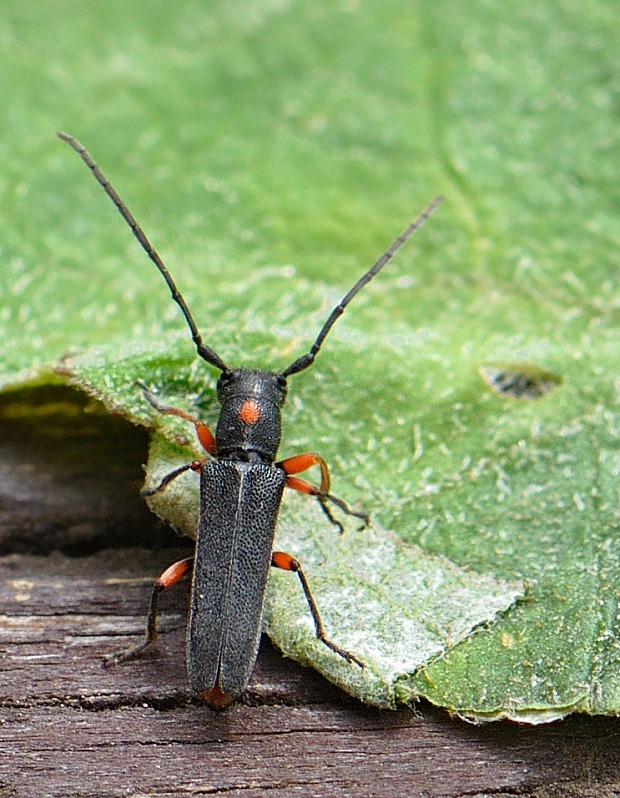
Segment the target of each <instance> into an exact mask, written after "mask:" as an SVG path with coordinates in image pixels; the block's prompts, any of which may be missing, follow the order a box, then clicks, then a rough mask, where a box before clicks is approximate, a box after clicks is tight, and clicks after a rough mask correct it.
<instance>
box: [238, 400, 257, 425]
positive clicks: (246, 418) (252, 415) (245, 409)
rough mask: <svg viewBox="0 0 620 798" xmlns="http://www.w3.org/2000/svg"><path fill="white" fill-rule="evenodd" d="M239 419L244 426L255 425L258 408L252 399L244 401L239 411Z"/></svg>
mask: <svg viewBox="0 0 620 798" xmlns="http://www.w3.org/2000/svg"><path fill="white" fill-rule="evenodd" d="M239 418H240V419H241V421H243V423H244V424H256V422H257V421H258V420H259V418H260V407H259V406H258V403H257V402H255V401H254V399H246V401H245V402H244V403H243V404H242V405H241V408H240V410H239Z"/></svg>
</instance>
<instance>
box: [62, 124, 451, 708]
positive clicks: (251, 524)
mask: <svg viewBox="0 0 620 798" xmlns="http://www.w3.org/2000/svg"><path fill="white" fill-rule="evenodd" d="M58 135H59V137H60V138H61V139H62V140H63V141H66V142H67V144H69V145H70V146H71V147H73V149H74V150H75V151H76V152H77V153H78V155H79V156H80V157H81V158H82V160H83V161H84V163H85V164H86V166H88V168H89V169H90V171H91V172H92V173H93V175H94V177H95V179H96V180H97V181H98V182H99V184H100V185H101V187H102V188H103V190H104V191H105V193H106V194H107V195H108V197H109V198H110V199H111V200H112V202H113V203H114V205H115V206H116V208H117V209H118V211H119V212H120V214H121V216H122V217H123V219H124V220H125V221H126V222H127V224H128V225H129V227H130V228H131V230H132V232H133V234H134V236H135V237H136V238H137V239H138V241H139V243H140V245H141V246H142V248H143V249H144V251H145V252H146V254H147V255H148V256H149V258H150V259H151V260H152V261H153V263H154V264H155V266H156V267H157V268H158V269H159V272H160V273H161V275H162V277H163V278H164V280H165V281H166V283H167V285H168V288H169V289H170V292H171V294H172V298H173V299H174V301H175V302H176V303H177V304H178V305H179V307H180V308H181V312H182V313H183V316H184V317H185V321H186V322H187V326H188V327H189V330H190V333H191V336H192V340H193V342H194V344H195V346H196V350H197V352H198V355H199V356H200V357H201V358H202V359H203V360H205V361H206V362H207V363H209V364H210V365H212V366H214V367H215V368H216V369H219V370H220V371H221V374H220V377H219V380H218V383H217V398H218V400H219V402H220V405H221V410H220V415H219V418H218V421H217V427H216V431H215V435H213V433H212V432H211V430H210V429H209V427H208V426H207V425H206V424H205V423H204V422H202V421H200V420H199V419H197V418H194V417H193V416H192V415H190V414H189V413H186V412H185V411H184V410H179V409H178V408H174V407H168V406H166V405H163V404H160V402H159V401H158V399H157V398H156V397H155V396H154V395H153V394H152V393H151V392H150V391H149V390H148V389H147V388H146V386H144V385H142V384H140V387H141V388H142V390H143V391H144V395H145V397H146V399H147V400H148V402H150V404H151V405H152V406H153V407H154V408H155V410H157V411H158V412H159V413H162V414H164V415H173V416H180V417H181V418H183V419H185V420H186V421H189V422H190V424H193V425H194V428H195V430H196V434H197V436H198V440H199V442H200V444H201V445H202V447H203V448H204V450H205V452H206V454H207V456H206V457H205V458H204V459H202V460H194V461H193V462H191V463H187V464H186V465H183V466H181V467H180V468H177V469H175V470H174V471H172V472H171V473H169V474H167V475H166V476H165V477H164V478H163V479H162V480H161V482H160V483H159V484H158V485H157V486H156V487H155V488H152V489H150V490H145V491H144V492H143V493H144V494H145V495H153V494H154V493H157V492H159V491H162V490H164V489H165V488H166V486H167V485H168V484H170V482H172V480H173V479H176V478H177V477H178V476H179V475H180V474H182V473H184V472H185V471H189V470H191V471H195V472H198V473H199V474H200V521H199V526H198V535H197V540H196V552H195V556H194V557H188V558H187V559H184V560H180V561H179V562H176V563H174V564H173V565H171V566H170V567H169V568H167V569H166V570H165V571H164V572H163V574H162V575H161V576H160V577H159V578H158V579H157V581H156V582H155V585H154V588H153V593H152V597H151V604H150V608H149V613H148V619H147V629H146V638H145V640H144V641H143V642H142V643H140V644H139V645H137V646H134V647H133V648H129V649H127V650H125V651H121V652H120V653H118V654H115V655H112V656H110V657H108V658H107V660H106V663H107V664H115V663H118V662H122V661H124V660H127V659H129V658H131V657H134V656H136V655H137V654H139V653H140V652H142V651H144V649H145V648H147V646H149V645H150V644H151V643H153V642H154V641H155V640H156V638H157V603H158V597H159V594H160V593H161V592H162V591H163V590H167V589H168V588H169V587H172V586H173V585H175V584H177V582H179V581H180V580H181V579H182V578H183V577H184V576H186V575H187V574H188V573H189V572H190V571H192V570H193V582H192V595H191V608H190V616H189V626H188V632H187V671H188V676H189V682H190V685H191V687H192V689H193V690H195V691H196V692H197V693H198V694H199V695H200V696H201V698H202V699H203V700H204V701H205V702H206V703H207V704H208V705H210V706H211V707H214V708H222V707H225V706H227V705H228V704H230V703H231V702H232V701H234V699H235V698H237V697H238V696H239V695H240V694H241V693H242V692H243V691H244V690H245V688H246V686H247V684H248V681H249V678H250V674H251V672H252V668H253V667H254V662H255V660H256V655H257V652H258V644H259V640H260V633H261V624H262V614H263V603H264V596H265V588H266V583H267V573H268V570H269V566H270V565H272V566H274V567H276V568H282V569H284V570H285V571H293V572H295V573H296V574H297V576H298V577H299V580H300V582H301V587H302V589H303V591H304V594H305V596H306V600H307V602H308V607H309V609H310V614H311V615H312V620H313V621H314V628H315V632H316V636H317V638H318V639H319V640H320V641H321V642H322V643H324V644H325V645H326V646H327V647H328V648H330V649H331V650H332V651H334V652H335V653H336V654H338V655H339V656H341V657H343V658H344V659H345V660H347V662H349V663H354V664H356V665H358V666H360V667H362V668H363V667H364V665H363V663H362V662H361V660H359V659H358V658H357V657H356V656H355V655H354V654H352V653H350V652H349V651H345V649H343V648H341V647H340V646H339V645H337V644H336V643H334V642H333V641H332V640H330V639H329V638H328V637H327V636H326V634H325V630H324V628H323V623H322V621H321V616H320V615H319V611H318V608H317V606H316V603H315V601H314V598H313V596H312V593H311V591H310V586H309V584H308V580H307V579H306V576H305V574H304V572H303V570H302V568H301V565H300V564H299V562H298V561H297V560H296V559H295V558H294V557H292V556H291V555H290V554H286V553H285V552H282V551H272V545H273V539H274V534H275V527H276V522H277V517H278V511H279V508H280V502H281V501H282V494H283V491H284V488H285V486H286V487H288V488H292V489H293V490H297V491H299V492H300V493H305V494H307V495H309V496H314V497H315V498H316V499H317V500H318V502H319V504H320V506H321V509H322V510H323V512H324V513H325V515H326V516H327V517H328V519H329V520H330V522H331V523H332V524H334V525H335V526H337V527H338V529H339V530H340V531H342V524H341V523H340V522H339V521H337V520H336V518H335V517H334V516H333V514H332V510H331V508H330V504H331V505H334V506H336V507H338V508H339V509H340V510H341V511H342V512H343V513H345V514H347V515H351V516H355V517H357V518H360V519H361V520H362V521H363V523H364V525H366V524H367V523H368V516H367V515H366V514H365V513H363V512H360V511H356V510H352V509H351V508H350V507H349V506H348V504H347V503H346V502H345V501H343V500H342V499H339V498H338V497H336V496H334V495H333V494H332V493H330V476H329V470H328V467H327V463H326V462H325V460H323V458H322V457H320V456H319V455H318V454H312V453H306V454H298V455H294V456H293V457H288V458H287V459H286V460H279V461H277V462H276V454H277V451H278V447H279V445H280V438H281V432H280V412H281V408H282V405H283V404H284V400H285V398H286V390H287V385H286V383H287V379H288V378H289V377H290V376H292V375H293V374H297V373H298V372H300V371H303V370H304V369H307V368H308V367H309V366H311V365H312V363H313V362H314V359H315V357H316V355H317V354H318V352H319V350H320V349H321V346H322V345H323V341H324V340H325V338H326V337H327V334H328V333H329V331H330V330H331V328H332V327H333V326H334V324H335V323H336V321H337V320H338V318H339V317H340V316H341V315H342V313H343V312H344V310H345V308H346V307H347V305H348V304H349V302H351V300H352V299H353V298H354V297H355V295H356V294H357V293H358V292H359V291H361V289H362V288H363V287H364V286H365V285H366V283H368V282H370V280H372V279H373V277H375V275H376V274H378V273H379V272H380V271H381V269H382V268H383V267H384V266H385V264H386V263H387V262H388V261H389V260H390V259H391V258H392V257H393V255H394V254H395V253H396V252H397V251H398V250H399V249H400V247H401V246H402V245H403V244H404V243H405V241H407V239H408V238H409V237H410V236H411V235H413V233H415V231H416V230H417V229H418V228H419V227H420V226H421V225H422V224H423V223H424V222H425V221H426V220H427V219H428V217H429V216H430V215H431V213H433V211H434V210H435V209H436V208H437V206H438V205H439V204H440V203H441V202H442V201H443V197H437V198H436V199H434V200H433V201H432V202H431V203H430V204H429V205H428V206H427V207H426V208H425V209H424V210H423V211H422V213H421V214H420V215H419V216H418V217H417V218H416V219H414V221H412V222H411V224H410V225H409V226H408V227H407V228H406V229H405V230H404V232H403V233H402V234H401V235H400V236H399V237H398V238H397V239H396V240H395V241H394V242H393V243H392V244H391V246H390V247H389V248H388V249H387V250H386V251H385V253H384V254H383V255H382V256H381V257H380V258H379V260H378V261H377V262H376V263H375V264H374V266H373V267H372V268H371V269H369V270H368V271H367V272H365V273H364V274H363V275H362V276H361V277H360V278H359V280H358V281H357V282H356V283H355V285H354V286H353V288H351V290H350V291H349V292H348V293H347V294H345V296H344V297H343V299H342V300H341V301H340V302H339V303H338V305H336V307H335V308H334V309H333V310H332V312H331V314H330V315H329V317H328V319H327V321H326V322H325V324H324V325H323V327H322V328H321V330H320V331H319V334H318V335H317V337H316V339H315V341H314V343H313V344H312V346H311V347H310V350H309V352H307V353H306V354H305V355H302V356H301V357H298V358H297V359H296V360H294V361H293V362H292V363H291V364H290V365H289V366H287V368H285V369H284V371H281V372H276V371H263V370H262V369H240V368H231V367H230V366H228V365H227V364H226V363H225V362H224V361H223V360H222V358H221V357H220V356H219V355H218V354H217V353H216V352H215V351H214V350H213V349H212V348H211V347H210V346H207V344H205V343H204V342H203V340H202V337H201V335H200V333H199V331H198V328H197V326H196V323H195V322H194V319H193V317H192V315H191V313H190V311H189V308H188V307H187V305H186V303H185V300H184V299H183V296H182V295H181V293H180V292H179V290H178V288H177V286H176V284H175V282H174V280H173V279H172V277H171V275H170V273H169V272H168V269H167V268H166V266H165V265H164V263H163V261H162V259H161V258H160V256H159V255H158V254H157V252H156V251H155V249H154V248H153V246H152V245H151V243H150V241H149V240H148V238H147V237H146V235H145V234H144V232H143V231H142V228H141V227H140V225H139V224H138V223H137V222H136V220H135V219H134V217H133V215H132V214H131V212H130V211H129V209H128V208H127V206H126V205H125V203H124V202H123V201H122V200H121V198H120V197H119V195H118V194H117V193H116V191H115V190H114V188H113V187H112V186H111V185H110V183H109V182H108V180H107V179H106V177H105V176H104V175H103V173H102V172H101V170H100V169H99V167H98V166H97V164H96V163H95V162H94V161H93V159H92V158H91V156H90V155H89V153H88V152H87V151H86V149H85V148H84V147H83V146H82V145H81V144H80V142H79V141H76V139H74V138H73V137H72V136H69V135H68V134H67V133H58ZM312 466H318V467H319V468H320V471H321V485H320V487H316V486H315V485H312V484H311V483H310V482H307V481H306V480H303V479H300V478H299V477H297V476H295V475H296V474H299V473H301V472H303V471H306V470H307V469H309V468H311V467H312Z"/></svg>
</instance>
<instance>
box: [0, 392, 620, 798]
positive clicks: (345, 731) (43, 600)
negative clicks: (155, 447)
mask: <svg viewBox="0 0 620 798" xmlns="http://www.w3.org/2000/svg"><path fill="white" fill-rule="evenodd" d="M57 400H58V397H55V399H54V401H55V402H56V401H57ZM37 401H38V402H39V404H40V403H41V399H40V397H39V399H38V400H37ZM1 411H2V408H1V407H0V415H1ZM5 415H6V414H5ZM56 421H57V422H58V423H56V422H54V423H51V422H50V419H49V417H47V422H46V426H47V432H46V433H37V435H35V436H34V438H35V440H33V436H32V430H30V431H29V429H28V427H29V423H30V422H28V423H26V424H25V426H24V424H21V422H20V424H21V427H20V424H17V425H16V424H15V420H14V419H13V420H12V421H6V420H5V421H4V422H0V462H2V463H3V465H2V466H1V467H0V542H1V545H2V552H3V554H4V556H3V557H0V796H24V797H25V798H30V796H32V797H33V798H34V796H36V798H41V796H78V795H80V796H81V795H83V796H93V797H95V798H96V797H97V796H110V797H111V796H147V795H148V796H156V797H161V796H178V795H191V794H196V795H213V794H219V793H222V794H226V795H232V796H244V798H254V797H255V796H256V797H258V796H265V795H269V796H273V798H279V796H294V795H299V796H304V798H305V796H308V797H309V798H312V797H313V796H321V797H323V796H345V795H346V796H428V797H429V798H431V797H434V796H465V795H468V796H472V795H473V796H499V795H501V796H504V798H505V797H506V796H517V795H518V796H524V795H532V796H538V797H539V798H543V796H549V797H551V796H601V797H602V798H606V796H611V795H618V794H620V721H616V720H614V719H605V718H585V717H575V718H571V719H569V720H567V721H564V722H562V723H556V724H552V725H549V726H544V727H538V728H531V727H520V726H517V725H514V724H508V723H499V724H492V725H488V726H483V727H474V726H470V725H467V724H465V723H462V722H460V721H455V720H451V719H450V718H449V717H448V716H447V715H446V714H445V713H444V712H442V711H440V710H436V709H433V708H432V707H430V706H429V705H427V704H420V705H419V706H418V707H416V710H415V712H413V711H411V710H408V709H403V710H401V711H399V712H380V711H377V710H373V709H369V708H366V707H363V706H361V705H359V704H357V703H356V702H354V701H352V700H350V699H348V698H347V697H346V696H344V695H343V694H341V693H340V692H339V691H337V690H336V689H335V688H333V687H332V686H330V685H329V684H327V683H326V682H325V681H323V680H322V679H321V678H320V677H319V676H318V675H316V674H314V673H313V672H311V671H308V670H304V669H302V668H300V667H298V666H297V665H296V664H295V663H292V662H289V661H285V660H283V659H282V658H281V657H280V656H279V655H278V653H277V652H275V651H274V650H273V648H271V647H270V646H269V644H268V643H265V644H264V645H263V647H262V650H261V654H260V657H259V662H258V665H257V668H256V670H255V673H254V676H253V678H252V682H251V685H250V689H249V691H248V694H247V696H246V697H245V699H244V701H242V702H241V703H239V704H237V705H235V706H233V707H232V708H231V709H229V710H228V711H226V712H224V713H214V712H212V711H210V710H209V709H207V708H206V707H204V706H201V705H200V704H198V703H197V702H196V701H195V700H194V698H193V697H192V696H191V694H190V693H189V691H188V688H187V685H186V682H185V676H184V651H183V635H184V629H183V627H184V622H185V615H186V607H187V586H180V587H179V588H178V589H176V590H175V591H171V593H170V595H167V596H165V597H164V600H163V617H162V627H163V628H164V629H166V630H168V632H167V633H166V634H164V635H162V637H161V638H160V641H159V642H158V644H157V646H156V647H155V648H154V649H153V650H151V651H150V652H149V653H148V654H146V655H145V656H143V658H142V659H141V660H139V661H136V662H134V663H126V664H124V665H121V666H118V667H116V668H113V669H109V670H104V669H103V668H102V667H101V656H102V655H104V654H106V653H109V652H111V651H116V650H118V649H119V648H122V647H123V646H124V645H126V644H127V643H128V641H129V640H130V639H131V640H132V641H133V640H135V635H137V634H141V633H142V629H143V624H144V611H145V606H146V604H147V602H148V597H149V593H150V584H151V582H152V579H153V577H154V576H155V575H156V574H157V573H158V572H159V571H161V570H162V569H163V568H164V567H165V566H166V565H168V564H169V563H170V562H171V561H172V560H173V559H174V558H175V557H178V556H179V555H181V554H184V553H185V552H186V551H187V550H186V549H183V550H182V551H181V550H180V549H176V550H171V549H160V550H158V551H149V550H146V549H144V548H133V549H126V548H125V549H124V548H121V547H120V541H121V540H123V539H125V540H127V541H129V542H131V543H133V545H134V546H135V542H136V540H138V541H139V542H140V543H144V541H145V540H148V539H149V538H150V537H152V539H153V540H156V541H157V542H158V543H162V542H164V541H166V539H167V538H166V536H165V534H164V533H163V532H162V531H161V530H160V529H159V527H158V525H157V524H156V523H154V522H153V520H152V519H150V518H149V517H148V515H147V514H146V513H144V510H143V508H142V507H141V505H140V499H139V498H137V496H136V489H135V486H136V484H137V482H138V481H139V479H140V462H141V460H142V459H143V458H144V454H145V453H144V450H143V449H144V436H143V435H141V434H140V433H139V432H137V431H136V432H135V433H134V432H133V430H132V429H131V428H128V427H127V426H125V425H122V424H119V425H116V423H113V424H111V425H110V426H108V427H107V429H106V428H105V425H104V427H103V428H102V427H100V425H98V424H96V423H94V421H93V420H92V419H91V421H89V422H88V424H87V426H86V427H82V426H81V423H82V422H80V421H75V423H74V425H73V427H72V429H73V432H72V434H73V436H74V438H75V442H76V446H75V447H74V448H73V449H72V454H71V455H70V456H69V458H68V462H69V463H71V464H72V466H71V468H67V466H66V462H67V460H66V459H65V457H63V456H62V451H61V448H62V447H61V446H60V444H59V443H56V444H55V443H54V440H53V438H54V435H53V434H52V431H53V430H58V429H62V426H63V424H62V423H61V422H60V421H59V419H56ZM18 427H19V430H17V428H18ZM16 430H17V431H16ZM54 447H56V449H57V450H58V451H56V450H55V448H54ZM119 448H121V449H122V452H123V458H124V459H123V462H124V463H125V465H123V464H117V466H115V467H114V473H113V474H112V476H113V477H114V479H113V478H112V476H111V475H110V470H111V467H110V465H109V462H108V461H109V459H110V458H113V457H114V455H115V453H118V451H119ZM80 452H81V454H80ZM93 463H94V464H95V466H94V467H93ZM20 475H21V476H20ZM29 519H34V521H33V522H32V523H31V524H30V525H29ZM136 525H139V526H140V528H139V529H136V528H135V526H136ZM123 531H124V534H125V537H124V538H123ZM106 543H107V544H108V545H110V546H114V548H109V549H106V550H101V551H97V552H96V553H91V554H89V555H88V556H79V557H78V556H69V555H68V554H66V553H61V552H71V553H72V554H75V553H76V552H77V553H81V552H83V551H93V550H96V549H97V548H98V547H99V546H101V545H105V544H106ZM11 551H12V552H13V553H11ZM28 551H31V552H37V554H38V556H33V555H32V554H27V553H26V552H28ZM130 636H131V638H130Z"/></svg>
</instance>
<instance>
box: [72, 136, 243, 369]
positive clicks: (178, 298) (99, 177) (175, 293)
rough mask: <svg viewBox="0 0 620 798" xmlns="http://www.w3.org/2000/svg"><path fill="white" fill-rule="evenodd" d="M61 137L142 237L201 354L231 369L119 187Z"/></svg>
mask: <svg viewBox="0 0 620 798" xmlns="http://www.w3.org/2000/svg"><path fill="white" fill-rule="evenodd" d="M58 137H59V138H61V139H62V140H63V141H66V142H67V144H68V145H69V146H70V147H73V149H74V150H75V151H76V152H77V154H78V155H79V156H80V158H81V159H82V160H83V161H84V163H85V164H86V166H88V168H89V169H90V171H91V172H92V173H93V175H94V177H95V179H96V181H97V182H98V183H99V185H100V186H101V188H102V189H103V190H104V191H105V193H106V194H107V195H108V197H109V198H110V199H111V200H112V202H113V203H114V204H115V205H116V207H117V209H118V212H119V213H120V215H121V216H122V217H123V219H124V220H125V221H126V222H127V224H128V225H129V227H130V228H131V232H132V233H133V234H134V236H135V237H136V238H137V239H138V241H139V243H140V246H141V247H142V249H143V250H144V251H145V252H146V254H147V255H148V256H149V258H150V259H151V260H152V261H153V263H154V264H155V266H157V268H158V269H159V271H160V273H161V275H162V277H163V278H164V280H165V281H166V283H167V284H168V288H169V289H170V293H171V294H172V298H173V299H174V301H175V302H176V303H177V305H178V306H179V307H180V308H181V311H182V313H183V315H184V316H185V321H186V322H187V325H188V327H189V329H190V332H191V334H192V340H193V341H194V343H195V344H196V349H197V351H198V354H199V355H200V357H201V358H202V359H203V360H206V361H207V363H210V364H211V365H212V366H215V367H216V368H218V369H220V370H221V371H229V369H228V366H227V365H226V363H224V361H223V360H222V358H221V357H220V356H219V355H218V354H217V352H215V351H214V350H213V349H211V347H210V346H207V345H206V344H205V343H203V341H202V337H201V335H200V333H199V332H198V327H196V323H195V322H194V319H193V318H192V314H191V313H190V312H189V308H188V307H187V305H186V304H185V300H184V299H183V297H182V295H181V292H180V291H179V289H178V288H177V287H176V284H175V282H174V280H173V279H172V277H171V275H170V272H169V271H168V269H167V268H166V267H165V265H164V262H163V261H162V259H161V258H160V257H159V255H158V254H157V252H156V250H155V249H154V247H153V245H152V244H151V242H150V241H149V240H148V238H147V237H146V235H145V233H144V231H143V230H142V228H141V227H140V225H139V224H138V222H136V220H135V219H134V217H133V215H132V213H131V211H130V210H129V208H128V207H127V206H126V205H125V203H124V202H123V200H122V199H121V198H120V197H119V196H118V194H117V193H116V191H115V189H114V188H113V186H112V185H111V183H110V182H109V180H108V179H107V178H106V176H105V175H104V174H103V172H102V171H101V169H100V168H99V167H98V166H97V164H96V163H95V162H94V161H93V159H92V157H91V156H90V154H89V152H88V150H87V149H86V148H85V147H84V146H83V145H82V144H80V142H79V141H78V140H77V139H74V138H73V136H70V135H69V134H68V133H62V132H59V133H58Z"/></svg>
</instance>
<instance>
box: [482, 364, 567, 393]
mask: <svg viewBox="0 0 620 798" xmlns="http://www.w3.org/2000/svg"><path fill="white" fill-rule="evenodd" d="M480 376H481V377H482V379H483V380H484V381H485V382H486V384H487V385H488V386H489V387H490V388H491V390H492V391H493V392H494V393H496V394H498V395H499V396H504V397H508V398H509V399H525V400H528V401H529V400H532V399H539V398H540V397H541V396H545V395H546V394H548V393H550V392H551V391H552V390H553V389H554V388H557V387H558V385H561V384H562V378H561V377H560V376H558V375H557V374H552V373H551V372H550V371H544V370H543V369H539V368H538V367H537V366H532V365H531V364H529V363H498V364H494V365H488V366H481V367H480Z"/></svg>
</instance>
